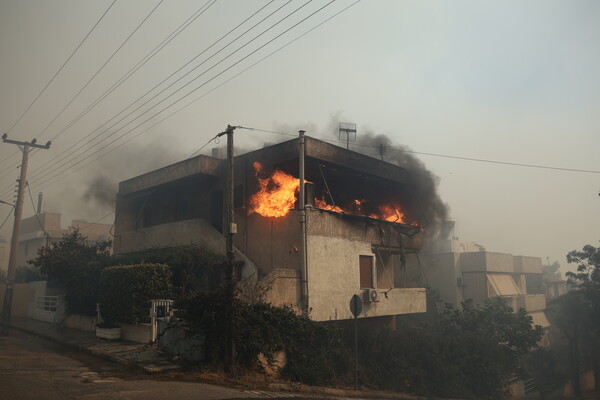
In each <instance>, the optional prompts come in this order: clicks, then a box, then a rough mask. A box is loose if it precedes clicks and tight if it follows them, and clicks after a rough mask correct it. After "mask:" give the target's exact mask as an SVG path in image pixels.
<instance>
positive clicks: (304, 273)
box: [298, 131, 308, 316]
mask: <svg viewBox="0 0 600 400" xmlns="http://www.w3.org/2000/svg"><path fill="white" fill-rule="evenodd" d="M298 133H299V145H300V157H299V158H300V168H299V170H300V172H299V175H300V176H299V178H300V195H299V199H298V208H299V209H300V231H301V232H300V236H301V245H300V260H301V264H302V270H301V282H300V286H301V290H302V298H301V305H302V313H303V314H304V315H306V316H308V269H307V262H306V194H305V192H306V191H305V187H304V186H305V184H304V182H305V179H304V152H305V143H304V131H298Z"/></svg>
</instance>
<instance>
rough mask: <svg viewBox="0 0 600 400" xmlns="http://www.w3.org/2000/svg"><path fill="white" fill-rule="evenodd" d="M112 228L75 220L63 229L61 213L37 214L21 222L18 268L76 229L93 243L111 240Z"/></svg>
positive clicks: (109, 225) (106, 225)
mask: <svg viewBox="0 0 600 400" xmlns="http://www.w3.org/2000/svg"><path fill="white" fill-rule="evenodd" d="M111 228H112V225H111V224H98V223H89V222H86V221H84V220H73V221H72V222H71V225H69V226H68V227H67V228H62V227H61V214H60V213H55V212H42V213H36V214H35V215H33V216H31V217H28V218H24V219H23V220H22V221H21V229H20V232H19V252H18V254H17V266H18V267H23V266H27V261H29V260H32V259H34V258H36V257H37V252H38V250H39V249H40V248H42V247H44V246H47V245H49V244H51V243H53V242H57V241H59V240H61V239H62V237H63V235H64V234H66V233H70V232H73V231H74V230H75V229H78V230H79V232H80V233H81V234H82V235H84V236H87V241H88V242H90V243H93V242H100V241H103V240H110V239H111V233H110V229H111ZM7 258H8V255H7Z"/></svg>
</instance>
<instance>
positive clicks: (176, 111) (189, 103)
mask: <svg viewBox="0 0 600 400" xmlns="http://www.w3.org/2000/svg"><path fill="white" fill-rule="evenodd" d="M359 1H360V0H358V1H356V2H354V3H353V4H351V5H350V6H347V7H346V8H344V9H343V10H341V11H339V12H337V13H336V14H334V15H333V16H331V17H329V18H327V19H326V20H325V21H323V22H321V23H319V24H318V25H316V26H315V27H313V28H311V29H310V30H309V31H307V32H304V33H303V34H301V35H299V36H298V37H296V38H295V39H293V40H292V41H290V42H288V43H287V44H285V45H283V46H281V47H280V48H279V49H277V50H275V51H274V52H272V53H270V54H269V55H267V56H265V57H263V58H262V59H261V60H259V61H258V62H256V63H254V64H252V65H251V66H250V67H248V68H246V69H244V70H243V71H242V72H245V71H247V70H248V69H250V68H251V67H253V66H255V65H257V64H258V63H259V62H261V61H264V60H265V59H267V58H268V57H270V56H272V55H273V54H275V53H277V51H279V50H281V49H282V48H284V47H287V46H288V45H290V44H291V43H293V42H295V41H296V40H298V39H299V38H301V37H303V36H305V35H306V34H307V33H309V32H311V31H313V30H314V29H316V28H317V27H319V26H321V25H323V24H324V23H325V22H327V21H329V20H331V19H332V18H334V17H336V16H337V15H339V14H341V13H342V12H344V11H345V10H347V9H348V8H350V7H352V6H353V5H355V4H356V3H358V2H359ZM332 2H333V1H331V2H330V3H328V4H326V5H325V6H323V7H321V8H320V9H319V10H317V11H316V12H314V13H312V14H311V15H310V16H309V17H307V18H305V19H303V20H302V21H300V22H303V21H305V20H306V19H308V18H310V17H312V16H313V15H314V14H316V13H317V12H319V11H321V10H322V9H324V8H325V7H327V6H329V5H330V4H331V3H332ZM298 24H299V23H297V24H296V25H294V26H293V27H292V28H294V27H295V26H297V25H298ZM292 28H289V29H288V30H286V31H285V32H283V33H282V34H280V35H278V36H277V37H275V38H274V39H272V40H271V41H269V42H267V43H266V44H265V45H263V46H261V48H263V47H264V46H266V45H267V44H269V43H270V42H272V41H273V40H276V39H277V38H278V37H280V36H281V35H283V34H284V33H286V32H287V31H289V30H290V29H292ZM258 50H260V48H259V49H256V50H255V51H254V52H253V53H255V52H256V51H258ZM253 53H251V54H249V55H248V56H246V57H245V58H247V57H249V56H250V55H252V54H253ZM245 58H244V59H245ZM241 61H243V59H242V60H239V61H238V62H237V63H235V64H234V65H232V66H230V67H229V68H228V69H231V68H232V67H233V66H235V65H237V64H239V62H241ZM224 72H226V71H222V72H221V73H220V74H218V75H217V76H215V77H213V78H212V79H211V80H209V81H208V82H210V81H212V80H214V79H215V78H217V77H218V76H219V75H222V74H223V73H224ZM242 72H240V73H238V74H236V75H235V76H234V77H237V76H239V75H240V74H241V73H242ZM231 79H233V78H230V79H228V80H227V81H226V82H229V81H230V80H231ZM208 82H206V83H205V84H204V85H206V84H207V83H208ZM226 82H225V83H226ZM223 84H224V83H222V84H220V85H219V86H217V87H220V86H222V85H223ZM204 85H200V86H199V87H197V88H196V89H194V90H193V91H192V92H194V91H196V90H198V89H199V88H201V87H202V86H204ZM215 89H216V88H214V89H212V90H210V91H209V92H207V93H205V94H203V95H202V96H200V97H198V98H196V99H194V100H192V101H191V102H188V103H187V104H185V105H184V106H183V107H180V108H179V109H177V110H175V111H174V112H172V113H170V114H169V115H167V116H166V117H164V118H162V119H161V120H159V121H158V122H156V123H155V124H153V125H151V126H150V127H147V128H146V129H144V130H143V131H141V132H139V133H138V134H136V135H134V136H133V137H131V138H129V139H128V140H126V141H125V142H123V143H121V144H119V145H117V146H116V147H115V148H113V149H111V150H109V151H108V152H105V153H104V154H102V155H100V156H99V157H97V158H96V159H94V160H92V162H93V161H97V160H99V159H100V158H102V157H103V156H104V155H106V154H108V153H110V152H112V151H114V150H115V149H116V148H118V147H120V146H121V145H124V144H126V143H128V142H129V141H131V140H133V139H134V138H136V137H138V136H140V135H141V134H143V133H145V132H146V131H148V130H149V129H151V128H152V127H154V126H156V125H158V124H160V123H162V122H163V121H164V120H166V119H168V118H170V117H171V116H173V115H174V114H176V113H178V112H179V111H181V110H183V109H184V108H186V107H189V106H190V105H191V104H193V103H194V102H196V101H198V100H199V99H201V98H203V97H205V96H206V95H208V94H209V93H211V92H212V91H214V90H215ZM192 92H190V93H188V94H187V95H186V96H184V97H182V98H180V99H178V100H177V101H176V102H178V101H181V100H182V99H183V98H185V97H187V96H188V95H189V94H191V93H192ZM142 97H143V96H142ZM176 102H174V103H172V104H171V105H169V106H168V107H166V108H164V109H162V110H161V111H159V113H157V114H155V115H153V116H152V117H150V118H148V119H147V120H145V121H144V122H142V124H143V123H145V122H147V121H148V120H150V119H152V118H153V117H155V116H156V115H158V114H160V113H161V112H163V111H164V110H166V109H167V108H170V107H171V106H172V105H173V104H175V103H176ZM142 124H139V125H137V126H136V127H134V128H132V129H131V130H129V131H128V132H126V133H125V134H123V135H121V137H120V138H122V137H123V136H125V135H126V134H128V133H130V132H131V131H132V130H133V129H136V128H137V127H139V126H141V125H142ZM294 136H295V135H294ZM118 139H119V138H117V140H118ZM112 143H114V141H113V142H111V143H109V145H110V144H112ZM208 143H210V141H209V142H208ZM205 146H206V145H205ZM205 146H203V147H205ZM104 148H106V146H104V147H103V148H102V149H104ZM102 149H100V150H102ZM100 150H99V151H100ZM89 157H90V156H88V157H86V159H88V158H89ZM86 159H84V160H80V161H85V160H86ZM88 164H89V163H88ZM73 166H74V165H73ZM73 166H71V167H73ZM67 169H69V168H67ZM64 172H66V170H65V171H64ZM73 172H74V171H72V172H70V173H68V174H66V175H62V176H60V177H58V179H54V181H57V180H60V179H62V178H65V177H66V176H68V175H71V174H72V173H73ZM57 176H58V175H55V176H53V177H51V178H50V179H53V178H56V177H57ZM48 183H49V182H48Z"/></svg>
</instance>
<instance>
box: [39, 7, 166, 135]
mask: <svg viewBox="0 0 600 400" xmlns="http://www.w3.org/2000/svg"><path fill="white" fill-rule="evenodd" d="M163 1H164V0H159V1H158V3H156V5H155V6H154V8H153V9H152V10H151V11H150V12H149V13H148V15H146V17H145V18H144V19H143V20H142V22H140V23H139V24H138V25H137V26H136V27H135V29H134V30H133V31H132V32H131V33H130V34H129V36H127V38H126V39H125V40H124V41H123V43H121V45H120V46H119V47H118V48H117V49H116V50H115V51H114V52H113V53H112V54H111V56H110V57H109V58H108V60H106V61H105V62H104V64H102V66H101V67H100V68H99V69H98V71H96V73H95V74H94V75H92V77H91V78H90V79H89V80H88V81H87V82H86V83H85V85H83V87H82V88H81V89H79V91H78V92H77V93H76V94H75V96H73V98H72V99H71V101H69V102H68V103H67V104H66V105H65V106H64V107H63V108H62V110H60V112H59V113H58V114H57V115H56V117H54V119H53V120H52V121H50V123H49V124H48V125H46V127H45V128H44V129H43V130H42V131H41V132H40V133H39V134H38V137H41V136H42V135H43V134H44V133H45V132H46V130H48V128H49V127H50V126H51V125H52V124H53V123H54V121H56V120H57V119H58V117H60V116H61V115H62V113H63V112H64V111H65V110H66V109H67V108H68V107H69V106H70V105H71V104H73V102H74V101H75V99H77V97H79V95H80V94H81V92H83V91H84V90H85V88H87V87H88V85H89V84H90V83H92V81H93V80H94V79H95V78H96V77H97V76H98V74H100V72H101V71H102V70H103V69H104V67H106V65H107V64H108V63H109V62H110V61H111V60H112V59H113V58H114V57H115V56H116V55H117V53H118V52H119V51H120V50H121V49H122V48H123V46H125V44H126V43H127V42H128V41H129V39H131V37H132V36H133V35H134V34H135V33H136V32H137V31H138V30H139V29H140V27H141V26H142V25H144V23H145V22H146V21H147V20H148V18H150V16H151V15H152V14H154V11H156V9H157V8H158V6H160V5H161V4H162V3H163Z"/></svg>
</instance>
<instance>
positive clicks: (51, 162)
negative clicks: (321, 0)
mask: <svg viewBox="0 0 600 400" xmlns="http://www.w3.org/2000/svg"><path fill="white" fill-rule="evenodd" d="M291 1H292V0H289V1H288V2H286V3H285V4H284V5H283V6H285V5H287V4H289V3H290V2H291ZM272 2H273V1H270V2H269V3H267V4H265V5H264V6H263V7H261V8H260V9H258V10H257V11H256V12H254V13H253V14H252V15H250V16H249V17H248V18H246V19H245V20H244V21H242V22H240V23H239V24H238V25H237V26H236V27H234V28H233V29H231V30H230V31H229V32H227V33H226V34H225V35H223V36H221V38H219V39H218V40H217V41H215V42H213V44H211V45H210V46H209V47H207V48H206V49H204V50H203V51H202V52H200V53H199V54H197V55H196V56H195V57H193V58H192V59H190V60H189V61H188V62H187V63H185V64H184V65H183V66H181V67H180V68H179V69H177V70H176V71H175V72H173V73H172V74H170V75H169V76H167V77H166V78H165V79H163V80H162V81H161V82H159V83H158V84H156V85H154V86H153V87H152V88H151V89H150V90H148V91H147V92H146V93H144V94H143V95H142V96H140V97H138V98H137V99H136V100H134V101H133V102H132V103H130V104H129V105H128V106H127V107H125V108H124V109H123V110H122V111H121V112H119V113H118V114H116V115H114V116H113V117H112V118H110V119H109V120H108V121H106V122H105V123H103V124H102V125H100V126H99V127H98V128H96V129H94V130H93V131H92V132H90V133H89V134H88V135H86V136H85V137H83V138H82V139H80V140H79V141H77V142H76V143H74V144H73V145H71V146H69V147H68V148H67V149H65V150H63V151H62V152H61V153H60V154H59V155H57V156H56V157H54V159H53V160H50V161H48V162H46V163H45V164H43V165H42V166H40V167H39V168H38V169H37V170H42V169H45V170H47V169H48V168H50V167H53V166H55V165H56V164H58V163H60V162H61V161H63V160H65V159H66V158H68V157H69V156H71V160H73V159H75V158H77V157H78V156H80V155H81V154H84V153H86V152H87V151H89V150H91V149H92V148H93V147H94V146H95V145H98V144H99V143H101V142H102V141H104V140H106V139H107V138H109V137H111V136H112V135H114V134H116V133H118V132H119V129H123V128H124V127H125V126H127V125H128V124H130V123H131V122H133V121H135V120H136V119H137V118H140V117H141V116H142V115H144V114H141V115H139V116H137V117H136V118H134V119H132V120H131V121H129V122H128V123H126V124H125V125H123V126H122V127H121V128H119V129H117V130H115V131H114V132H113V133H111V134H110V135H108V136H107V137H106V138H104V139H103V140H101V141H100V142H98V143H96V144H95V145H94V146H92V147H90V148H88V149H87V150H84V151H83V152H82V153H80V154H75V152H76V151H78V150H81V149H82V148H83V147H85V146H86V145H88V144H90V143H91V140H90V141H87V142H86V143H84V144H83V145H81V146H79V147H77V148H76V149H75V150H73V151H72V152H71V154H70V155H69V156H67V157H64V158H63V159H61V158H60V157H61V156H62V155H63V154H65V153H67V152H68V151H70V150H71V149H73V148H74V147H75V146H77V145H78V144H80V143H82V142H83V141H84V140H85V139H87V138H89V137H90V136H92V135H93V134H94V133H96V132H97V131H98V130H100V129H101V128H102V127H104V126H105V125H106V124H108V123H109V122H110V121H112V120H113V119H115V118H116V117H118V116H119V115H121V114H122V113H123V112H125V111H126V110H127V109H129V108H130V107H131V106H133V105H134V104H135V103H137V102H138V101H140V100H141V99H143V98H144V97H145V96H146V95H148V94H149V93H151V92H152V91H153V90H154V89H156V88H157V87H159V86H160V85H162V84H163V83H164V82H166V81H167V80H168V79H169V78H171V77H173V76H174V75H175V74H176V73H178V72H179V71H181V70H182V69H183V68H185V67H186V66H187V65H189V64H190V63H191V62H193V61H194V60H196V59H197V58H198V57H200V56H201V55H202V54H204V53H205V52H206V51H208V50H209V49H211V48H212V47H213V46H215V45H216V44H217V43H219V42H220V41H221V40H223V39H224V38H225V37H227V36H228V35H229V34H231V33H232V32H234V31H235V30H236V29H237V28H239V27H240V26H242V25H243V24H244V23H246V22H247V21H248V20H249V19H251V18H252V17H254V16H255V15H256V14H258V13H259V12H260V11H262V10H263V9H264V8H265V7H266V6H268V5H269V4H271V3H272ZM283 6H281V7H279V8H278V9H276V10H275V11H273V12H272V13H271V14H269V15H268V16H267V17H265V18H263V19H262V20H261V21H259V22H258V23H257V24H255V25H254V26H252V27H251V28H250V29H248V30H246V31H245V32H244V33H242V34H241V35H239V36H238V37H236V38H235V39H234V40H233V41H231V42H229V43H228V44H227V45H225V46H224V47H222V48H221V49H219V50H218V51H217V52H216V53H214V54H213V55H212V56H211V57H209V58H208V59H207V60H205V61H204V62H206V61H208V60H209V59H211V58H212V57H214V56H215V55H216V54H218V53H219V52H221V51H222V50H223V49H225V48H227V47H228V46H229V45H231V44H232V43H233V42H235V41H236V40H238V39H239V38H240V37H242V36H243V35H244V34H246V33H247V32H248V31H249V30H251V29H253V28H254V27H256V26H257V25H258V24H260V23H262V22H263V21H264V20H265V19H267V18H269V17H270V16H271V15H273V14H274V13H275V12H277V11H279V10H280V9H281V8H282V7H283ZM204 62H203V63H202V64H204ZM202 64H200V65H202ZM200 65H199V66H200ZM196 68H198V66H196V67H195V68H194V69H192V70H191V71H189V72H187V73H186V74H185V75H183V76H182V77H180V78H179V79H177V80H176V81H174V82H172V83H171V84H170V85H169V86H167V87H166V88H164V89H163V90H162V91H160V92H159V93H157V94H155V95H154V96H153V97H151V98H150V99H149V100H147V101H146V102H145V103H143V104H141V105H140V106H138V107H137V108H136V109H135V110H132V111H131V112H129V113H127V114H126V115H125V116H124V117H122V118H121V119H119V120H118V121H116V122H115V123H113V124H112V125H110V126H109V127H107V128H106V129H104V130H103V131H102V132H100V133H99V134H97V135H96V136H95V137H94V138H97V137H100V136H101V135H102V134H104V133H106V132H107V131H108V130H110V129H111V128H113V127H114V126H115V125H117V124H118V123H120V122H122V121H123V120H125V119H126V118H127V117H129V116H130V115H132V114H133V113H135V112H136V111H137V110H139V109H140V108H142V107H143V106H145V105H146V104H148V102H150V101H151V100H153V99H154V98H156V97H157V96H158V95H160V94H162V93H163V92H164V91H165V90H167V89H168V88H170V87H171V86H173V85H174V84H175V83H177V82H178V81H180V80H181V79H183V78H184V77H185V76H187V75H189V74H190V73H191V72H192V71H193V70H195V69H196ZM190 82H191V81H190ZM190 82H188V84H189V83H190ZM183 87H185V85H184V86H182V87H181V88H183ZM181 88H180V89H178V90H181ZM176 92H177V91H175V92H173V94H174V93H176ZM167 98H168V97H167ZM167 98H165V99H163V100H161V101H160V102H158V103H156V104H155V105H154V106H153V107H156V106H157V105H158V104H160V103H161V102H162V101H164V100H166V99H167ZM151 110H152V108H150V109H148V110H146V112H148V111H151ZM71 160H69V161H71ZM67 162H68V161H67ZM63 165H65V163H63V164H61V165H60V166H59V167H58V168H60V167H61V166H63ZM37 170H36V171H37ZM35 175H36V173H35V171H34V173H33V174H32V176H34V177H35Z"/></svg>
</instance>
